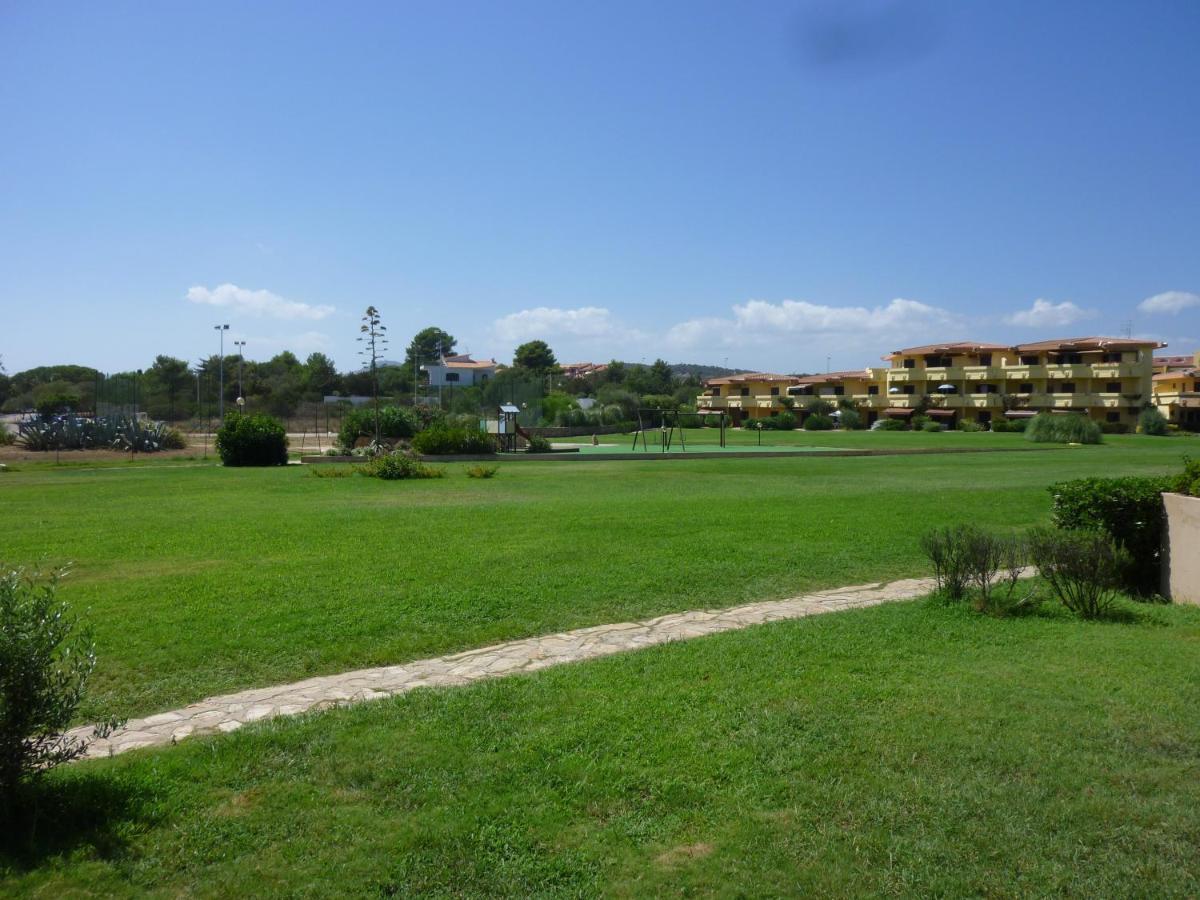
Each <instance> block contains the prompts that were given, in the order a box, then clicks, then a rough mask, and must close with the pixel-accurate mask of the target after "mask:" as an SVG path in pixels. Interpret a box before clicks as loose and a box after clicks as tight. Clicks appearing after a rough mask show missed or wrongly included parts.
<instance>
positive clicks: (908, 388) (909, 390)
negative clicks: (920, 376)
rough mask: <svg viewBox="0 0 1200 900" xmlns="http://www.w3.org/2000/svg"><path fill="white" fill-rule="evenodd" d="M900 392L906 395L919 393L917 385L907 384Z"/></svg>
mask: <svg viewBox="0 0 1200 900" xmlns="http://www.w3.org/2000/svg"><path fill="white" fill-rule="evenodd" d="M900 391H901V392H902V393H905V394H915V393H916V392H917V389H916V386H915V385H911V384H906V385H904V387H902V388H901V389H900Z"/></svg>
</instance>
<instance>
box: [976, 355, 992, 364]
mask: <svg viewBox="0 0 1200 900" xmlns="http://www.w3.org/2000/svg"><path fill="white" fill-rule="evenodd" d="M979 364H980V365H981V366H990V365H991V364H992V354H990V353H980V354H979Z"/></svg>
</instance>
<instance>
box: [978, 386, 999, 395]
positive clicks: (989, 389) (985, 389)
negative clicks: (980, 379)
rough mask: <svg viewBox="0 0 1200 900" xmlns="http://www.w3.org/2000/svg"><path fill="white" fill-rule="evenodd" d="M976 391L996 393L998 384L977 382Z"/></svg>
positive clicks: (979, 392)
mask: <svg viewBox="0 0 1200 900" xmlns="http://www.w3.org/2000/svg"><path fill="white" fill-rule="evenodd" d="M975 393H977V394H994V393H996V386H995V385H994V384H977V385H975Z"/></svg>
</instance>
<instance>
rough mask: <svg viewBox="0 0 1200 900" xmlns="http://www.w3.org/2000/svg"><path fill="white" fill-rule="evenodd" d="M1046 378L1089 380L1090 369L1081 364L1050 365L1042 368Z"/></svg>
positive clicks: (1090, 375)
mask: <svg viewBox="0 0 1200 900" xmlns="http://www.w3.org/2000/svg"><path fill="white" fill-rule="evenodd" d="M1044 368H1045V370H1046V377H1047V378H1061V379H1063V380H1064V381H1069V380H1071V379H1072V378H1091V377H1092V367H1091V366H1088V365H1084V364H1082V363H1070V364H1063V365H1050V366H1045V367H1044Z"/></svg>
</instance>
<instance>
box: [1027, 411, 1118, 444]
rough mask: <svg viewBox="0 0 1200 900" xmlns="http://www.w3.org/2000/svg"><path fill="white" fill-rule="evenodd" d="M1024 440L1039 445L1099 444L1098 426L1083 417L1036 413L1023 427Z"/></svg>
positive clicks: (1070, 414)
mask: <svg viewBox="0 0 1200 900" xmlns="http://www.w3.org/2000/svg"><path fill="white" fill-rule="evenodd" d="M1025 440H1027V441H1034V442H1035V443H1039V444H1047V443H1053V444H1099V443H1100V442H1101V441H1102V440H1103V438H1102V437H1101V434H1100V426H1099V425H1097V424H1096V423H1095V422H1093V421H1092V420H1091V419H1089V418H1088V417H1087V416H1085V415H1081V414H1079V413H1066V414H1061V415H1055V414H1052V413H1038V414H1037V415H1036V416H1034V417H1033V418H1032V419H1030V420H1029V424H1028V425H1026V426H1025Z"/></svg>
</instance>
